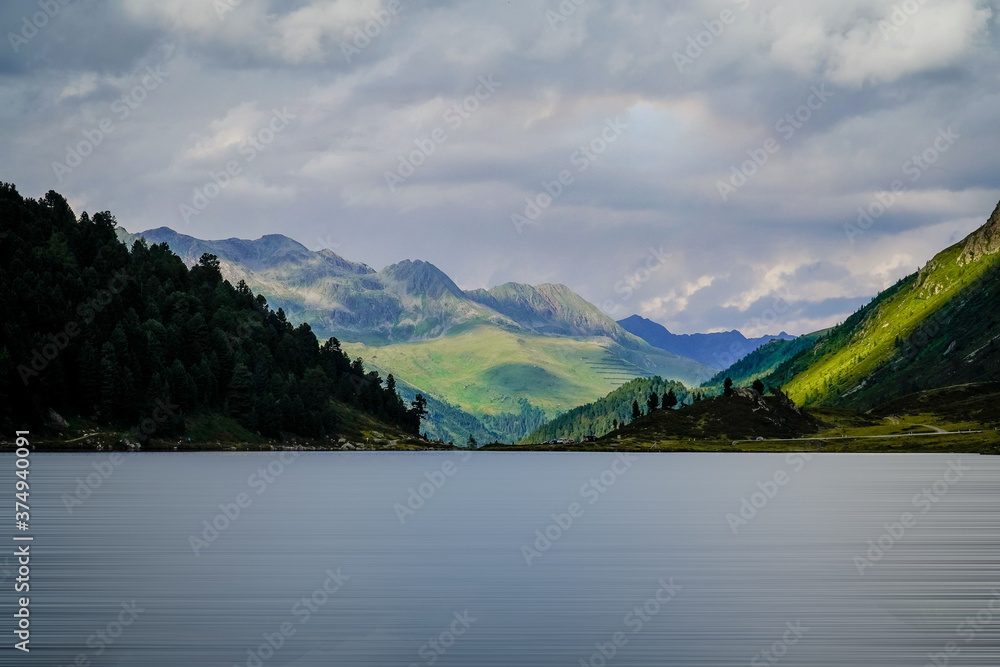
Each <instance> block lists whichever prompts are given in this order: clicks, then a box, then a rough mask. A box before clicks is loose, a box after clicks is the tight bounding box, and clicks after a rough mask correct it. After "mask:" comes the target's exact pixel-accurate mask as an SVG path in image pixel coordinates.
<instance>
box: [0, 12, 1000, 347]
mask: <svg viewBox="0 0 1000 667" xmlns="http://www.w3.org/2000/svg"><path fill="white" fill-rule="evenodd" d="M913 2H915V3H916V5H917V6H918V7H919V9H917V10H916V11H914V12H912V13H911V14H912V15H911V14H906V16H905V17H903V18H901V17H899V16H896V17H894V16H893V12H894V11H896V10H895V9H894V7H897V6H898V7H903V6H904V5H905V6H907V7H909V6H910V5H911V4H913V3H900V2H898V1H897V0H839V1H834V0H822V1H816V2H811V3H798V4H793V3H788V2H779V1H778V0H755V1H754V2H751V3H744V2H731V3H729V2H721V3H720V2H718V1H717V0H711V1H710V0H683V1H681V2H676V3H662V2H657V1H654V0H633V1H632V2H629V3H599V2H593V1H589V2H585V3H583V4H581V5H580V6H579V7H578V8H577V9H576V10H575V11H573V12H569V13H568V14H567V15H566V16H565V18H566V20H565V21H562V20H553V19H552V17H551V15H550V14H549V12H552V11H556V12H557V13H558V12H559V4H558V3H555V2H551V1H544V0H538V1H531V2H523V3H517V5H516V6H515V5H514V4H513V3H511V4H508V3H482V2H473V1H472V0H445V1H441V2H435V3H418V2H412V1H410V0H399V5H398V11H397V12H395V13H391V12H390V18H388V19H387V18H386V17H385V12H386V11H389V10H390V9H391V8H392V7H395V6H396V5H395V4H394V3H392V2H390V0H361V1H355V2H348V1H346V0H338V1H336V2H332V1H322V2H319V1H309V0H301V1H299V2H295V3H285V2H278V1H277V0H243V1H242V2H240V3H235V2H231V3H229V5H228V6H229V7H231V11H226V12H224V13H222V15H221V16H220V13H219V12H218V11H217V9H216V3H212V2H205V1H203V0H164V1H163V2H155V3H153V2H140V1H138V0H124V1H123V2H121V3H96V2H95V3H87V4H86V11H84V5H83V4H82V3H72V4H70V5H67V6H65V7H64V9H63V10H61V11H60V13H59V15H58V16H56V17H54V18H53V19H52V20H51V21H50V22H49V24H48V25H47V26H45V27H44V29H42V30H39V31H38V34H37V35H35V36H33V37H32V38H31V39H30V40H29V41H28V43H27V44H25V45H23V47H22V48H20V49H19V50H18V51H16V52H15V51H14V50H13V49H9V48H7V49H0V154H2V155H3V156H4V158H5V160H4V163H3V164H4V168H5V169H4V171H5V175H4V179H5V180H10V181H13V182H15V183H16V184H17V185H18V187H19V188H20V189H21V191H22V192H26V193H30V194H35V195H41V194H43V193H44V192H45V191H47V190H48V189H50V188H54V189H57V190H59V191H62V192H63V193H64V194H66V195H67V196H68V197H69V198H70V200H71V201H72V202H74V205H76V206H78V207H89V208H90V209H91V211H93V210H99V209H111V210H113V211H115V213H116V215H117V217H118V219H119V220H120V221H121V222H122V224H123V225H124V226H126V228H128V229H130V230H138V229H146V228H150V227H156V226H160V225H167V226H171V227H176V228H180V229H181V231H184V232H185V233H189V234H193V235H195V236H200V237H204V238H226V237H231V236H239V237H250V238H256V237H258V236H260V235H262V234H266V233H284V234H287V235H289V236H291V237H293V238H296V239H298V240H300V241H303V242H304V243H305V244H306V245H308V246H313V245H315V243H314V241H313V240H314V239H317V238H322V239H332V240H333V241H332V242H333V243H336V244H337V252H338V253H339V254H343V255H345V256H346V257H349V258H351V259H355V260H358V261H364V262H366V263H368V264H370V265H373V266H376V267H378V266H384V265H387V264H389V263H392V262H396V261H399V260H401V259H404V258H411V259H424V260H427V261H431V262H434V263H435V264H437V265H438V266H440V267H441V268H442V269H443V270H444V271H446V272H447V273H448V274H449V275H451V276H452V277H453V278H454V279H455V280H456V281H457V282H458V284H459V285H461V286H463V287H480V286H491V285H495V284H499V283H502V282H506V281H508V280H515V281H520V282H532V283H540V282H558V283H565V284H567V285H569V286H570V287H571V288H573V289H575V290H577V291H578V292H580V293H581V294H582V295H583V296H584V297H585V298H587V299H589V300H590V301H592V302H593V303H595V304H598V305H600V306H601V307H605V306H606V305H607V306H609V308H606V310H608V312H613V314H614V316H615V317H619V318H620V317H625V316H627V315H630V314H632V313H633V312H640V313H642V314H644V315H646V316H649V317H653V318H654V319H657V320H659V321H661V322H662V323H663V324H665V325H666V326H668V328H670V329H671V330H676V331H678V332H681V333H684V332H694V331H706V330H716V329H725V330H729V329H732V328H746V329H747V332H748V333H751V332H753V331H757V332H759V333H775V332H776V331H778V330H781V329H785V330H788V331H789V332H791V333H804V332H806V331H807V330H808V329H809V327H819V326H828V325H829V324H831V323H835V322H836V321H838V319H843V318H844V317H845V316H846V315H847V314H849V313H850V312H852V311H853V310H854V309H855V308H856V307H857V306H858V305H859V304H861V303H863V302H864V301H865V300H866V299H867V298H870V297H871V296H872V295H873V294H874V293H875V292H877V291H878V290H880V289H882V288H884V287H885V286H888V285H890V284H892V283H893V282H894V281H895V280H897V279H898V278H900V277H902V276H903V275H906V274H907V273H909V272H911V271H914V270H915V269H916V268H917V267H918V266H919V265H920V264H921V263H923V262H925V261H926V260H927V259H929V258H930V257H931V256H932V255H933V254H934V253H935V252H936V251H938V250H940V249H942V248H943V247H945V246H947V245H949V244H950V243H954V242H955V241H956V240H957V239H958V238H961V236H962V235H964V234H966V233H968V232H969V231H971V230H972V229H974V228H975V227H976V226H978V225H979V224H981V223H982V222H983V221H985V218H986V216H987V215H988V214H989V212H990V211H992V210H993V207H994V206H995V204H996V200H997V199H998V198H1000V187H998V186H997V183H996V181H995V174H996V173H997V172H998V171H1000V170H998V167H1000V163H998V162H1000V135H998V134H997V133H996V131H995V128H996V125H997V120H998V111H997V110H998V109H1000V77H998V76H997V74H996V72H997V71H1000V57H998V56H1000V49H998V44H997V42H996V40H995V39H993V37H994V33H995V31H996V15H995V12H994V7H993V5H992V4H991V3H987V2H984V1H982V0H950V1H947V2H945V1H943V0H926V2H923V3H921V2H919V0H913ZM724 9H728V10H730V11H732V13H733V14H732V16H733V21H731V22H730V23H728V24H726V25H725V28H724V30H722V32H721V33H720V34H718V35H713V34H712V33H711V32H710V31H709V32H706V31H707V30H709V27H711V26H713V25H715V24H713V23H712V22H713V21H716V20H718V19H719V17H720V12H721V11H722V10H724ZM34 11H37V4H36V3H35V2H31V1H29V0H19V1H17V2H10V3H4V5H3V6H2V7H0V22H2V23H3V25H5V26H14V29H17V26H19V25H21V21H22V19H23V17H24V16H26V15H30V14H31V13H32V12H34ZM904 11H905V10H904ZM373 21H374V23H372V22H373ZM886 22H888V23H886ZM887 25H888V26H890V27H888V28H887V27H886V26H887ZM706 26H709V27H706ZM366 29H367V31H368V33H370V34H367V35H365V37H367V40H366V39H362V38H359V37H358V36H359V35H362V34H365V31H366ZM355 40H358V41H355ZM691 40H694V41H695V42H696V43H697V42H698V40H700V41H701V43H702V44H704V46H703V47H701V49H702V50H701V53H700V54H699V55H698V56H697V58H695V59H694V60H693V62H692V63H691V64H689V65H687V66H686V67H684V68H683V71H678V68H677V66H676V64H675V54H677V53H683V52H685V50H686V49H687V48H688V47H689V45H690V43H691ZM345 44H347V45H352V46H354V48H357V49H358V50H357V52H354V51H348V52H346V53H345V49H344V45H345ZM359 45H363V48H361V47H360V46H359ZM5 46H6V45H5ZM171 48H173V49H174V50H173V51H171V50H170V49H171ZM168 53H169V54H170V55H166V54H168ZM158 64H159V65H164V66H165V67H166V69H167V71H169V78H168V80H167V83H165V84H164V85H163V86H162V87H160V88H158V89H157V90H155V91H152V92H150V94H149V95H148V99H146V100H145V101H144V102H142V104H141V105H139V106H138V107H137V108H135V109H134V110H131V113H130V114H129V116H128V117H127V118H125V119H121V118H119V117H118V116H111V117H112V118H114V120H115V128H114V132H113V133H111V134H108V135H107V137H105V139H104V140H103V141H102V142H101V145H100V146H97V147H96V148H95V149H94V151H93V154H92V155H90V156H89V157H87V159H86V161H85V162H84V163H83V164H81V165H80V167H78V168H76V169H74V170H73V172H72V173H71V174H69V175H67V176H64V178H63V179H62V181H60V180H58V179H57V178H56V176H55V174H54V172H53V168H52V163H53V162H54V161H58V160H63V159H65V155H66V152H67V147H69V146H74V145H76V144H77V143H78V142H80V141H81V140H82V139H83V137H84V136H85V135H84V133H86V132H92V130H93V128H94V127H95V125H96V123H98V122H99V121H100V120H101V119H102V118H103V117H106V116H109V115H111V114H112V113H113V112H111V105H112V104H113V103H114V102H115V100H117V99H120V98H121V96H122V95H123V94H127V92H128V91H129V90H132V89H133V87H134V86H135V85H137V82H139V81H141V78H142V76H143V73H144V72H145V71H146V69H145V68H146V67H150V66H153V67H155V66H157V65H158ZM490 76H492V77H494V79H495V80H496V81H498V82H500V83H501V85H500V86H499V87H498V88H497V89H496V90H495V91H494V92H493V93H491V94H490V95H489V96H488V97H487V98H486V99H481V100H476V104H475V105H474V106H475V108H474V109H473V110H471V111H470V110H463V111H462V112H461V113H460V112H458V111H455V109H456V105H459V108H460V109H461V105H463V104H464V103H466V101H467V100H468V99H469V98H470V96H475V92H476V90H477V89H478V88H479V86H480V85H481V83H480V81H481V77H490ZM817 86H825V90H827V91H829V93H830V96H829V99H828V101H827V102H824V103H823V104H822V106H821V107H820V108H818V109H813V110H810V111H809V118H808V120H807V121H805V122H802V123H800V124H799V126H797V127H796V128H795V132H794V133H793V134H792V136H790V137H788V136H785V134H784V133H782V132H781V131H780V130H779V129H778V124H779V123H780V122H781V120H782V119H785V118H786V117H787V116H788V115H789V114H792V115H793V116H794V114H796V113H797V112H798V111H799V110H800V109H801V108H802V107H803V105H804V104H806V103H807V101H808V99H809V96H810V95H811V91H812V90H813V89H814V88H815V87H817ZM470 106H471V105H470ZM285 107H288V108H290V109H294V111H293V113H294V114H296V116H297V118H296V120H295V121H294V125H292V126H290V127H289V129H288V130H287V131H284V132H282V133H281V134H280V136H277V137H276V138H275V140H274V141H273V142H272V143H271V144H269V145H268V147H267V149H266V150H265V151H261V152H260V153H259V154H258V155H257V157H256V159H254V160H253V161H252V162H248V163H246V164H242V163H241V164H242V167H243V169H242V173H241V174H240V175H239V176H238V177H236V178H234V179H233V180H232V183H231V185H230V186H228V187H227V188H226V189H225V191H224V192H223V193H221V194H220V195H219V196H218V198H217V199H216V200H214V201H213V202H212V204H211V206H209V207H208V208H206V209H205V210H204V211H203V212H202V213H200V214H199V215H198V216H197V217H196V218H194V219H193V220H192V221H191V223H190V225H188V224H187V223H185V222H184V220H183V219H182V217H181V216H180V215H179V214H178V205H179V203H182V202H185V201H189V200H190V199H191V197H192V190H193V189H194V188H197V187H201V186H203V185H204V184H205V183H206V182H207V181H208V180H209V179H210V178H211V177H212V173H213V172H219V171H220V170H223V169H225V167H226V165H227V162H228V161H230V160H234V159H236V160H241V159H243V156H242V155H241V154H240V153H239V147H240V145H241V143H242V142H243V141H244V140H245V139H246V137H247V136H249V135H250V134H252V133H254V132H256V131H258V130H259V129H260V128H261V127H263V126H264V124H266V122H267V120H268V118H269V117H270V115H271V114H272V113H273V110H274V109H282V108H285ZM449 111H451V112H452V114H451V115H450V116H449V115H448V114H449ZM456 114H458V115H456ZM457 119H460V120H461V122H458V123H456V122H455V121H456V120H457ZM615 119H620V121H621V122H622V123H624V125H625V126H626V127H625V128H623V130H622V131H621V133H620V136H617V137H616V138H615V140H614V141H611V142H609V141H606V140H605V139H604V138H603V137H602V133H603V132H604V131H605V128H606V127H607V125H606V124H607V123H608V122H609V121H611V122H614V121H615ZM949 127H951V128H953V129H954V130H955V131H956V132H957V133H958V134H959V135H960V136H961V138H960V139H958V140H956V141H955V143H954V145H953V146H952V147H950V148H949V150H948V151H947V152H946V153H943V154H941V155H940V156H939V159H937V160H935V161H934V163H933V164H931V165H929V166H928V168H927V169H926V170H922V171H921V173H920V177H919V178H918V179H917V180H916V181H911V180H909V176H908V175H907V172H906V171H905V169H906V166H905V165H906V164H907V163H908V161H911V160H912V158H913V156H915V155H918V156H919V155H921V154H922V152H923V151H925V150H926V149H927V148H928V147H929V146H932V145H933V143H932V142H933V141H934V139H935V137H936V136H937V135H938V132H939V131H940V130H941V129H942V128H949ZM439 128H440V129H441V130H442V131H443V132H444V133H445V134H444V135H440V134H439V135H438V136H439V137H442V136H443V140H441V141H436V142H434V146H433V150H432V151H431V150H430V149H427V148H426V147H427V146H428V144H427V143H426V142H427V141H428V139H429V138H430V137H431V136H432V135H433V133H434V132H435V130H438V129H439ZM769 138H777V139H778V140H779V141H780V148H779V150H778V151H777V152H774V153H773V154H771V155H770V156H769V158H768V160H767V162H766V164H763V165H762V166H760V167H759V168H756V169H755V170H754V174H753V175H752V176H751V177H749V178H747V181H746V183H745V185H743V186H741V187H740V188H739V190H738V191H737V192H736V193H735V194H734V195H733V196H731V197H730V198H728V199H727V201H725V202H723V201H722V200H721V198H720V197H719V193H718V187H717V183H718V182H719V181H720V180H723V179H727V178H729V177H730V176H731V175H732V173H733V172H732V170H733V169H734V167H737V166H738V165H742V164H744V163H746V161H747V160H748V159H752V155H754V154H755V152H759V149H760V148H761V147H762V146H763V145H764V142H766V141H767V140H768V139H769ZM421 146H423V147H424V148H425V151H424V152H425V153H426V154H424V155H423V156H422V157H420V158H418V159H419V161H420V162H421V164H420V165H418V166H416V167H415V168H414V170H413V173H412V175H410V176H407V177H406V178H405V182H404V183H402V184H401V185H399V186H398V187H396V188H395V189H394V190H393V189H391V188H390V187H388V185H387V180H386V173H387V172H392V171H394V170H398V169H399V167H400V161H401V159H403V160H409V159H410V156H411V155H412V154H413V151H416V150H420V147H421ZM597 149H600V150H597ZM587 151H590V155H592V156H593V159H590V157H587V155H588V153H587ZM758 154H759V153H758ZM564 172H566V173H569V174H570V175H571V177H572V179H571V182H569V183H568V184H565V185H561V186H560V187H559V191H558V194H555V195H552V194H550V191H551V192H555V189H554V188H555V186H554V185H553V183H556V184H558V181H559V178H560V174H562V173H564ZM895 179H906V180H905V182H906V186H907V190H906V192H905V194H903V195H902V196H900V197H899V198H898V199H897V200H896V201H895V202H894V204H893V205H892V207H891V208H890V210H889V211H888V212H887V213H886V214H885V215H884V216H882V217H880V218H879V220H878V221H877V222H876V223H875V224H874V225H873V226H872V227H871V229H869V230H868V231H866V232H865V234H864V235H862V236H860V237H858V238H855V239H854V243H851V242H850V240H849V239H848V237H847V236H846V235H845V232H844V225H845V224H847V223H851V222H853V221H855V220H856V218H857V217H858V208H859V207H865V206H868V205H869V204H870V203H871V202H872V201H874V198H875V197H876V196H877V194H878V193H880V192H884V191H886V190H887V189H888V188H889V187H890V183H892V181H893V180H895ZM546 196H547V197H550V198H551V201H550V202H549V201H547V200H546V199H545V197H546ZM540 197H541V199H539V198H540ZM539 201H541V202H545V203H546V206H544V207H539V208H540V211H539V215H538V216H537V219H536V220H535V221H534V222H533V223H532V224H531V225H530V226H528V227H525V228H523V229H521V231H520V233H519V232H518V228H517V227H516V226H515V225H514V224H513V222H512V215H514V214H520V215H524V213H525V211H526V210H530V209H528V207H529V206H530V203H531V202H535V204H536V205H537V203H538V202H539ZM661 247H662V248H664V252H666V253H669V254H670V255H671V257H670V260H669V261H668V262H665V263H664V264H662V265H661V266H658V267H657V268H656V270H653V271H650V272H649V276H648V278H644V279H643V280H642V281H640V282H637V283H635V284H634V285H630V286H629V289H625V288H624V287H623V286H624V285H628V284H629V283H628V280H629V279H630V277H634V276H636V275H642V274H641V271H642V269H643V267H644V266H645V263H646V262H647V260H648V258H649V256H650V249H651V248H652V249H659V248H661ZM775 299H785V300H786V301H787V303H788V307H787V308H785V309H782V312H781V313H776V319H775V321H774V322H765V321H763V320H762V319H761V318H762V316H763V314H764V313H767V312H770V311H775V308H774V303H775Z"/></svg>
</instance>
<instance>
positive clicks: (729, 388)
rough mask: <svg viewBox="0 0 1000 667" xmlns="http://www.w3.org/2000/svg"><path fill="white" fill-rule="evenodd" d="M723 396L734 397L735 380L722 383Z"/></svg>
mask: <svg viewBox="0 0 1000 667" xmlns="http://www.w3.org/2000/svg"><path fill="white" fill-rule="evenodd" d="M722 395H723V396H732V395H733V379H732V378H726V381H725V382H723V383H722Z"/></svg>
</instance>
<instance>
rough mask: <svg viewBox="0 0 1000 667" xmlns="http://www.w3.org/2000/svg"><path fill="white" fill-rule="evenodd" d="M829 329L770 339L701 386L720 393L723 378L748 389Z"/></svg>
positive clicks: (810, 345)
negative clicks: (792, 336) (783, 338)
mask: <svg viewBox="0 0 1000 667" xmlns="http://www.w3.org/2000/svg"><path fill="white" fill-rule="evenodd" d="M827 333H829V329H824V330H822V331H815V332H813V333H810V334H805V335H803V336H799V337H798V338H794V339H791V340H782V339H774V340H772V341H771V342H769V343H766V344H764V345H762V346H761V347H759V348H757V349H756V350H754V351H753V352H751V353H750V354H748V355H747V356H745V357H743V358H742V359H740V360H739V361H737V362H736V363H735V364H733V365H732V366H730V367H729V368H727V369H726V370H724V371H719V372H718V373H716V374H715V375H714V376H713V377H712V379H710V380H708V381H707V382H705V383H704V384H702V385H701V386H702V387H703V388H704V389H707V390H708V391H709V392H713V393H721V392H722V383H723V382H725V379H726V378H729V379H731V380H732V381H733V384H735V385H736V386H738V387H748V386H750V385H751V384H753V381H754V380H759V379H763V378H766V377H767V376H769V375H771V374H772V373H773V372H774V371H775V370H777V368H778V367H779V366H781V364H783V363H784V362H786V361H788V360H789V359H791V358H793V357H794V356H795V355H797V354H798V353H799V352H801V351H802V350H805V349H807V348H810V347H812V346H813V345H815V344H816V341H818V340H819V339H820V338H822V337H823V336H825V335H826V334H827Z"/></svg>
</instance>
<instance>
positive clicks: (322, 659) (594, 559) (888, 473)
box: [0, 453, 1000, 667]
mask: <svg viewBox="0 0 1000 667" xmlns="http://www.w3.org/2000/svg"><path fill="white" fill-rule="evenodd" d="M119 456H120V457H121V458H120V459H115V460H114V461H112V460H111V459H110V455H108V454H90V455H75V454H41V453H35V454H32V456H31V473H30V483H31V496H30V500H31V502H30V505H31V528H30V530H29V531H28V532H27V533H18V534H29V535H32V536H33V537H34V542H33V543H32V546H31V563H30V566H31V574H30V577H31V582H30V583H31V592H30V596H31V605H30V611H31V644H30V647H31V653H30V654H24V653H22V652H20V651H15V650H13V648H12V645H13V643H14V641H15V639H14V638H13V635H12V634H11V630H12V629H13V621H12V620H11V619H12V614H13V611H14V609H15V606H14V593H13V592H12V588H13V585H14V581H13V578H14V577H16V576H17V574H16V563H15V559H14V558H13V557H12V556H10V555H8V554H12V553H13V547H11V548H5V549H4V550H3V552H0V553H2V555H0V579H2V580H3V581H2V590H3V591H4V593H3V595H2V596H0V611H2V613H3V617H4V618H6V619H7V620H6V621H5V622H4V632H3V635H4V637H6V639H5V640H4V642H3V647H2V648H0V664H11V665H33V664H36V665H45V666H46V667H51V666H55V665H70V664H79V665H127V666H131V665H136V666H140V665H141V666H147V667H148V666H153V667H159V666H161V665H163V666H171V667H173V666H177V665H182V666H184V667H194V666H196V665H219V666H225V667H230V666H232V665H242V666H249V667H253V666H258V667H259V666H263V665H268V666H271V665H302V666H306V665H309V666H312V665H403V666H408V665H431V664H433V665H504V666H507V665H526V666H533V665H567V666H578V665H580V664H584V665H594V666H601V665H605V664H607V665H623V666H624V665H706V666H707V665H752V666H756V665H773V664H782V665H789V666H794V665H830V666H833V665H837V666H840V665H852V666H864V665H873V666H874V665H878V666H882V667H885V666H896V665H900V666H903V665H906V666H913V667H922V666H923V665H927V664H932V665H933V664H935V662H934V661H936V663H937V665H938V666H939V667H944V665H989V666H991V667H996V666H997V665H1000V493H998V491H1000V459H998V458H996V457H980V456H925V455H919V456H918V455H914V456H907V455H857V456H852V455H819V456H813V457H811V458H809V459H808V460H806V459H805V458H803V457H802V456H801V455H790V456H785V455H740V454H648V455H634V456H630V457H624V458H623V457H620V456H618V455H615V454H544V453H516V454H514V453H512V454H503V453H476V454H473V455H468V454H462V453H421V454H408V453H305V454H301V455H298V456H294V455H290V454H288V453H286V454H284V455H283V457H281V456H279V455H277V454H137V455H128V456H126V455H119ZM282 459H284V460H282ZM0 461H2V464H0V465H2V469H3V470H4V471H5V473H4V474H3V475H2V479H3V480H6V481H4V482H0V487H3V486H6V487H7V488H3V489H0V491H2V493H3V495H5V496H6V497H7V498H8V499H9V500H10V503H9V505H10V507H9V509H8V512H9V513H10V516H9V517H8V519H6V520H4V521H3V524H4V525H5V526H8V527H7V528H5V535H3V536H0V537H2V539H4V540H5V541H6V542H7V544H8V545H12V544H14V542H12V540H11V537H12V535H13V534H14V532H13V531H12V530H11V527H12V525H13V520H14V517H13V507H12V506H13V498H12V496H13V494H14V488H13V486H14V481H15V478H14V474H13V470H14V462H13V456H12V455H3V456H2V457H0ZM88 475H89V477H88ZM744 501H745V502H744ZM241 505H242V506H241ZM220 506H221V507H220ZM237 509H238V511H239V514H238V516H237V515H236V510H237ZM741 513H742V514H741ZM227 514H228V515H229V516H227ZM206 522H207V524H206ZM213 523H214V526H213V525H212V524H213ZM536 531H538V532H536ZM869 541H870V542H869ZM880 545H881V546H880ZM74 661H76V662H74ZM581 661H582V662H581Z"/></svg>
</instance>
